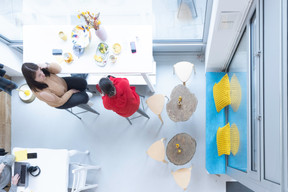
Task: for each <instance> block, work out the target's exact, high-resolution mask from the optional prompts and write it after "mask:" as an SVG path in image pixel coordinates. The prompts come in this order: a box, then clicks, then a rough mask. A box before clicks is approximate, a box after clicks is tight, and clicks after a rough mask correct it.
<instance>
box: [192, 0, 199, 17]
mask: <svg viewBox="0 0 288 192" xmlns="http://www.w3.org/2000/svg"><path fill="white" fill-rule="evenodd" d="M192 6H193V8H194V11H195V18H196V17H198V14H197V9H196V6H195V2H194V0H192Z"/></svg>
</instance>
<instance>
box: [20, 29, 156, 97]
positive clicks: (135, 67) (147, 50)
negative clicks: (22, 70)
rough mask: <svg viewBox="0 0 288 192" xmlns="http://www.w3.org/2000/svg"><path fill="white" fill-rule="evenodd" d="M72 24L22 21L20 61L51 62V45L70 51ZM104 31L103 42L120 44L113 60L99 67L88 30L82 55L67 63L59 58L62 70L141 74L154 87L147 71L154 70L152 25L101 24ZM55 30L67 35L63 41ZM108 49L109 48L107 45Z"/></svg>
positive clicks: (93, 40) (94, 41)
mask: <svg viewBox="0 0 288 192" xmlns="http://www.w3.org/2000/svg"><path fill="white" fill-rule="evenodd" d="M74 27H75V26H72V25H63V26H60V25H45V26H42V25H26V26H24V27H23V47H24V50H23V61H24V62H34V63H41V62H42V63H43V62H55V61H56V60H55V57H54V56H53V55H52V49H62V50H63V53H65V52H70V53H72V54H73V51H72V48H73V44H72V40H71V31H72V29H73V28H74ZM103 27H104V28H105V30H106V32H107V37H108V38H107V40H106V43H107V44H108V46H109V47H110V48H111V47H112V45H113V44H114V43H119V44H120V45H121V46H122V51H121V54H120V55H119V56H118V59H117V62H116V63H114V64H113V63H110V62H109V61H108V64H107V65H106V66H105V67H100V66H98V65H97V64H96V61H95V60H94V55H95V53H96V48H97V45H98V44H99V43H100V42H101V41H100V39H98V37H97V36H96V35H95V32H94V29H93V30H91V35H92V39H91V43H90V45H89V46H88V47H87V48H85V52H84V54H83V55H82V56H80V57H79V58H77V57H76V56H75V55H73V58H74V61H73V62H72V63H70V64H67V63H65V62H61V63H60V64H61V66H62V72H61V73H64V74H71V73H89V74H103V75H107V74H123V75H141V76H142V77H143V78H144V80H145V82H146V83H147V85H148V87H149V88H150V90H151V91H152V92H154V88H153V85H152V83H151V82H150V80H149V77H148V75H149V74H151V73H153V72H155V66H154V65H155V64H154V61H153V51H152V26H150V25H113V26H111V25H105V26H103ZM59 31H63V32H64V33H65V34H66V35H67V41H63V40H62V39H60V38H59V36H58V33H59ZM131 41H135V43H136V49H137V53H135V54H132V53H131V49H130V42H131ZM110 52H111V53H112V49H110Z"/></svg>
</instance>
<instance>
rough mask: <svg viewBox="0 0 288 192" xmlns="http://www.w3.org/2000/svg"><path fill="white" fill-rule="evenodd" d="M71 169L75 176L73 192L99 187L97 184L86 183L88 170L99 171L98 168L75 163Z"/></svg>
mask: <svg viewBox="0 0 288 192" xmlns="http://www.w3.org/2000/svg"><path fill="white" fill-rule="evenodd" d="M71 169H72V174H73V183H72V187H71V192H80V191H84V190H87V189H92V188H96V187H97V186H98V185H97V184H87V183H86V180H87V172H88V170H98V169H99V167H98V166H92V165H84V164H76V163H73V164H71Z"/></svg>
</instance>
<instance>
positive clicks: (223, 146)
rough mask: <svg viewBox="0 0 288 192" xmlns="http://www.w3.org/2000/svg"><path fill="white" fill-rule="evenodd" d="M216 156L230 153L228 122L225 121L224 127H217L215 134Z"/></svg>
mask: <svg viewBox="0 0 288 192" xmlns="http://www.w3.org/2000/svg"><path fill="white" fill-rule="evenodd" d="M216 142H217V149H218V156H221V155H223V154H225V155H230V150H231V141H230V124H229V123H227V124H226V125H225V126H224V127H219V128H218V130H217V135H216Z"/></svg>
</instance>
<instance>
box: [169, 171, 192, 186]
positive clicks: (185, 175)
mask: <svg viewBox="0 0 288 192" xmlns="http://www.w3.org/2000/svg"><path fill="white" fill-rule="evenodd" d="M191 170H192V167H190V168H182V169H178V170H176V171H175V172H172V175H173V177H174V180H175V181H176V183H177V185H179V186H180V187H181V188H182V189H184V190H186V189H187V187H188V185H189V183H190V179H191Z"/></svg>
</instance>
